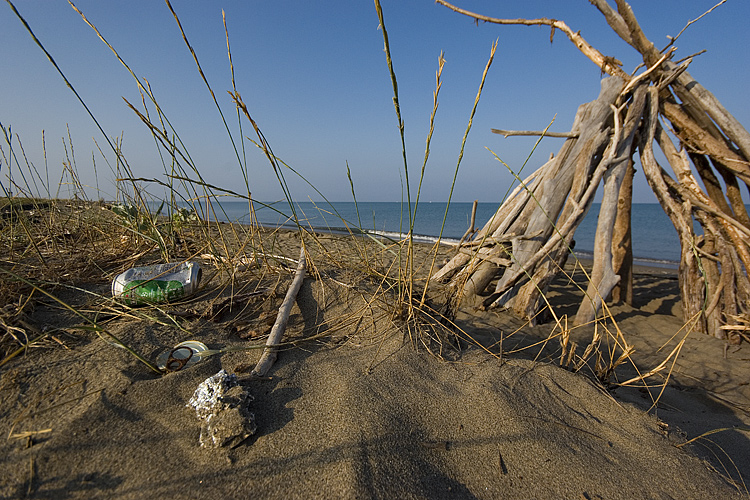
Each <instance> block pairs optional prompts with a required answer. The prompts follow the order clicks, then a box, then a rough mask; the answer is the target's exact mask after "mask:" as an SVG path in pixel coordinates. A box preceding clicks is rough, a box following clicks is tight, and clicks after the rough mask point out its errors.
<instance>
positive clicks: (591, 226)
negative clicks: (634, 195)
mask: <svg viewBox="0 0 750 500" xmlns="http://www.w3.org/2000/svg"><path fill="white" fill-rule="evenodd" d="M220 205H221V206H220V207H219V206H217V202H214V206H213V208H212V212H214V214H215V215H214V214H212V216H211V219H218V220H219V221H222V222H238V223H242V224H249V223H251V222H252V221H251V218H250V214H249V210H248V203H247V202H245V201H221V203H220ZM472 206H473V203H456V202H452V203H451V204H450V207H449V209H448V212H447V215H446V203H445V202H443V203H439V202H420V203H419V205H418V206H417V209H416V218H415V222H414V239H415V240H416V241H421V242H427V243H431V242H435V241H437V240H438V237H440V239H441V241H443V242H445V243H455V242H458V241H459V240H460V238H461V237H462V236H463V234H464V233H465V232H466V230H467V229H468V228H469V225H470V222H471V212H472ZM254 207H255V216H256V219H257V222H258V223H259V224H261V225H263V226H269V227H295V224H294V222H293V221H294V217H293V215H292V210H291V209H290V206H289V203H288V202H286V201H280V202H266V203H260V202H257V201H256V202H254ZM498 207H499V204H496V203H479V204H478V205H477V212H476V223H475V226H476V228H477V229H480V228H481V227H482V226H483V225H484V224H485V222H486V221H488V220H489V219H490V217H492V215H493V214H494V213H495V211H496V210H497V209H498ZM204 208H205V207H204ZM599 208H600V204H598V203H594V204H592V206H591V208H590V210H589V211H588V213H587V214H586V217H585V218H584V220H583V222H581V224H580V226H579V227H578V229H577V231H576V233H575V236H574V240H575V253H576V255H578V256H579V257H580V258H591V257H592V256H593V249H594V236H595V234H596V225H597V218H598V214H599ZM294 211H295V212H296V216H297V219H298V220H299V221H300V223H301V224H303V225H304V226H305V227H307V228H309V229H312V230H315V231H318V232H331V233H346V232H348V231H349V230H352V231H355V232H359V231H360V230H362V231H367V232H369V233H374V234H376V235H380V236H383V237H390V238H398V237H399V235H401V234H405V233H407V232H408V227H409V214H408V211H407V210H406V204H405V203H404V204H402V203H399V202H358V203H354V202H333V203H328V202H320V203H317V202H309V201H307V202H297V203H295V204H294ZM631 220H632V238H633V258H634V261H635V262H636V263H637V264H643V265H648V266H656V267H664V268H673V269H674V268H677V265H678V263H679V259H680V243H679V239H678V237H677V232H676V230H675V228H674V226H673V225H672V223H671V221H670V220H669V218H668V217H667V215H666V214H665V213H664V211H663V210H662V208H661V206H660V205H659V204H658V203H636V204H633V209H632V219H631ZM443 221H445V222H443ZM696 231H697V234H701V231H700V226H698V225H697V224H696Z"/></svg>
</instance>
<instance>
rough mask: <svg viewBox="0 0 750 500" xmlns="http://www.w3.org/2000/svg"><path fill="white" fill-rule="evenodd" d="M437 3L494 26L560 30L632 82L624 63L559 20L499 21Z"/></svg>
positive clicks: (612, 72)
mask: <svg viewBox="0 0 750 500" xmlns="http://www.w3.org/2000/svg"><path fill="white" fill-rule="evenodd" d="M435 3H439V4H440V5H442V6H444V7H448V8H449V9H450V10H452V11H454V12H458V13H459V14H463V15H465V16H468V17H471V18H472V19H476V20H477V21H484V22H487V23H493V24H510V25H513V24H515V25H523V26H549V27H550V28H552V30H555V29H558V30H560V31H562V32H563V33H565V36H567V37H568V39H569V40H570V41H571V42H573V45H575V46H576V47H577V48H578V50H580V51H581V52H582V53H583V55H585V56H586V57H588V58H589V59H591V61H592V62H593V63H594V64H596V65H597V66H599V68H600V69H601V70H602V72H604V73H608V74H610V75H612V76H619V77H620V78H622V79H623V80H626V81H627V80H630V77H629V76H628V74H627V73H625V72H624V71H623V70H622V68H621V67H620V66H622V63H621V62H620V61H618V60H617V59H615V58H614V57H607V56H604V55H603V54H602V53H601V52H599V51H598V50H596V49H595V48H594V47H592V46H591V44H589V43H588V42H587V41H586V40H584V38H583V37H582V36H581V32H580V31H573V30H572V29H570V27H569V26H568V25H567V24H565V23H564V22H562V21H560V20H558V19H548V18H546V17H543V18H539V19H498V18H494V17H489V16H483V15H481V14H475V13H474V12H469V11H468V10H465V9H461V8H459V7H456V6H455V5H451V4H450V3H448V2H447V1H446V0H435Z"/></svg>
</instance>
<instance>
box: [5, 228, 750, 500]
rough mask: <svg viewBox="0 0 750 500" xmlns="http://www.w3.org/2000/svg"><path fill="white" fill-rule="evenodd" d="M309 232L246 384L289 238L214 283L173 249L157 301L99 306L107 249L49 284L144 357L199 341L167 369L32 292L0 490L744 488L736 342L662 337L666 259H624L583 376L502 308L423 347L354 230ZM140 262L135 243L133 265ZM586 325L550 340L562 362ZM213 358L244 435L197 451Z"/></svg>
mask: <svg viewBox="0 0 750 500" xmlns="http://www.w3.org/2000/svg"><path fill="white" fill-rule="evenodd" d="M271 241H272V242H273V243H270V242H271ZM310 241H311V242H310V243H309V244H308V250H309V255H310V262H311V269H310V273H309V274H308V277H307V278H306V279H305V281H304V282H303V284H302V288H301V290H300V293H299V296H298V297H297V300H296V304H295V306H294V307H293V309H292V314H291V317H290V319H289V323H288V326H287V330H286V335H285V340H287V341H294V342H295V345H289V346H286V347H284V348H282V349H281V350H280V352H279V356H278V360H277V361H276V363H275V365H274V366H273V368H272V370H271V372H270V373H269V377H267V378H263V379H251V378H249V377H248V372H249V370H250V369H251V368H252V367H253V366H254V365H255V363H256V362H257V360H258V359H259V357H260V355H261V352H262V349H260V348H259V347H260V346H262V344H263V343H264V342H265V336H266V335H267V333H268V331H269V329H270V324H271V323H273V319H274V318H275V314H276V311H277V309H278V307H279V304H280V303H281V301H282V299H283V297H284V294H285V292H286V289H287V287H288V286H289V283H290V282H291V280H292V275H293V271H294V261H295V260H296V259H297V256H298V255H299V237H298V234H297V233H295V232H277V233H274V234H272V235H267V239H266V248H268V249H270V250H269V253H272V254H274V255H277V256H279V255H281V256H285V257H287V258H288V259H289V262H287V265H286V266H284V265H282V263H283V262H282V261H279V260H278V259H277V260H276V261H274V262H272V263H269V265H268V266H263V267H262V270H259V269H258V268H248V269H244V270H243V269H238V270H237V271H236V272H235V273H233V274H232V275H231V276H230V275H229V274H227V273H226V272H224V271H222V269H221V268H220V267H217V266H216V262H215V261H211V260H208V259H205V258H201V257H200V255H203V254H205V252H201V251H200V249H194V250H195V251H194V252H193V253H192V254H186V255H187V256H190V255H195V260H196V261H197V262H200V264H201V266H202V267H203V269H204V276H205V279H204V282H203V284H202V285H201V288H200V289H199V291H198V293H197V294H196V295H195V296H193V297H191V298H188V299H186V300H183V301H181V302H178V303H175V304H170V305H168V306H163V307H158V308H157V307H145V308H134V309H123V308H122V307H121V306H118V305H117V304H116V303H113V302H112V301H111V299H110V298H109V297H110V294H109V286H110V283H111V280H112V278H113V276H115V275H116V274H117V273H119V272H121V271H123V270H124V268H125V267H126V266H127V265H132V264H133V263H132V262H127V261H126V260H124V259H122V260H113V261H112V265H111V266H110V267H109V268H106V269H100V272H98V273H91V275H90V276H86V277H85V279H84V278H80V279H73V278H71V279H70V280H69V282H68V283H69V284H72V283H75V286H62V285H59V286H51V287H50V288H49V290H50V293H53V294H55V296H56V297H59V298H61V299H62V300H64V301H65V302H66V303H68V304H70V305H72V306H73V307H74V308H76V309H77V310H79V311H85V312H86V314H87V315H88V316H89V317H96V318H97V322H98V324H100V325H101V326H102V327H103V328H105V329H106V330H107V331H108V332H110V333H111V334H113V335H115V336H116V337H117V338H119V339H122V340H123V341H124V342H125V343H127V345H128V346H130V347H131V348H132V349H133V350H135V351H137V352H139V353H140V354H141V355H142V356H143V357H144V358H145V359H146V360H148V361H150V362H152V363H154V362H156V360H157V358H158V357H159V355H162V354H163V353H164V352H166V351H169V350H170V349H171V348H172V346H175V345H176V344H178V343H179V342H182V341H185V340H198V341H200V342H203V343H204V344H206V346H208V348H209V349H211V350H214V351H217V354H214V355H211V356H208V357H205V358H201V360H200V361H199V362H197V363H195V364H193V365H192V366H189V367H186V368H184V369H182V370H179V371H176V372H173V373H168V374H156V373H153V372H152V371H150V370H149V369H148V367H146V366H145V365H144V364H143V363H141V362H140V361H138V360H137V359H136V358H135V357H134V356H133V355H132V354H130V353H129V352H127V351H126V350H125V349H122V348H120V347H117V346H114V345H113V344H112V343H111V342H108V341H107V340H105V337H106V336H99V335H97V334H96V332H93V331H90V330H88V331H87V330H85V329H81V328H77V325H80V324H81V323H82V321H81V318H80V317H76V316H75V315H74V314H72V313H71V312H70V311H69V310H67V309H65V308H63V307H61V306H60V303H59V302H56V301H55V300H53V299H51V298H49V297H35V305H34V307H33V310H31V309H29V310H26V311H25V313H24V318H25V321H26V322H27V323H28V324H33V325H35V326H36V327H37V328H38V329H39V330H40V331H46V330H49V329H51V328H55V329H56V330H55V331H56V333H55V335H54V336H49V337H46V338H45V339H44V340H43V341H40V342H38V343H36V344H34V345H33V347H30V348H29V349H27V350H26V352H24V353H22V354H20V355H18V356H16V357H15V358H13V359H11V360H10V361H8V362H7V363H5V364H4V365H3V366H1V367H0V429H2V431H3V432H4V435H5V438H4V439H0V457H2V458H0V463H1V464H2V467H0V468H1V469H2V470H3V473H2V474H0V498H70V499H74V498H123V499H126V498H132V499H136V498H144V497H146V496H149V497H158V498H168V499H171V498H279V499H281V498H458V499H471V498H482V499H485V498H486V499H490V498H524V499H530V498H568V499H600V498H601V499H615V498H696V499H698V498H740V497H746V496H748V493H747V489H746V487H745V483H744V482H743V478H746V477H750V446H748V444H750V442H748V434H747V430H748V428H750V413H749V410H750V405H748V401H750V399H749V396H750V389H749V388H748V380H750V356H749V355H748V348H747V346H746V345H744V344H743V345H741V346H739V347H738V348H736V347H733V348H731V349H729V350H728V352H727V356H726V358H725V357H724V343H723V341H720V340H718V339H715V338H711V337H707V336H703V335H700V334H698V333H690V334H687V332H686V331H685V330H683V329H682V327H683V320H682V318H681V317H680V304H679V295H678V287H677V280H676V276H675V273H674V271H670V270H663V269H654V268H642V267H639V268H637V270H636V278H635V304H634V306H632V307H631V306H626V305H612V306H611V313H612V316H613V318H614V320H615V322H616V328H619V330H620V331H621V333H622V335H623V337H624V338H625V339H627V341H628V342H629V343H630V344H631V345H632V346H633V347H634V348H635V351H634V353H633V354H632V356H631V359H632V361H633V362H632V363H631V362H630V360H628V361H627V362H624V363H622V364H621V365H620V366H618V367H617V368H616V370H615V371H614V373H613V374H612V375H611V377H610V378H609V380H608V381H606V383H602V382H600V381H598V380H597V379H596V377H595V371H596V370H595V359H594V358H592V359H591V360H590V361H589V362H588V363H587V364H585V365H583V366H581V367H580V369H579V370H577V371H575V370H573V369H572V368H573V365H574V364H575V363H573V364H566V363H561V353H562V351H561V342H560V335H559V332H558V333H555V325H554V322H552V323H550V322H546V323H544V324H541V325H538V326H533V327H532V326H528V325H525V323H524V321H522V320H520V319H518V318H516V317H514V316H512V315H510V314H509V313H507V312H503V311H498V310H490V311H478V310H474V309H471V308H462V309H460V310H459V311H458V312H457V314H456V316H455V319H454V321H455V324H456V326H457V327H458V328H459V329H460V331H461V332H462V333H460V334H458V335H457V336H456V337H453V338H449V337H446V338H445V339H447V340H445V343H443V344H441V339H443V337H441V336H440V335H438V334H435V336H434V338H432V339H430V338H429V336H428V337H427V340H425V336H424V335H422V334H420V330H418V329H417V326H418V325H419V321H417V322H415V323H412V326H411V327H407V326H408V325H407V326H405V324H404V322H403V321H402V320H401V318H400V317H399V316H398V315H397V314H394V311H393V310H389V308H388V307H387V302H388V299H387V297H386V295H387V294H386V293H384V292H383V291H382V286H381V284H380V283H378V282H377V281H376V280H374V279H373V278H372V276H373V275H372V273H368V272H366V271H367V270H366V269H364V268H363V267H362V264H361V256H362V255H361V254H362V252H365V253H366V252H373V253H372V255H370V256H369V262H379V264H381V265H383V263H382V262H380V261H379V259H384V257H377V256H373V255H376V253H377V251H378V249H379V248H380V247H379V246H378V245H377V244H376V243H374V242H369V241H366V240H362V239H360V240H357V241H359V243H353V242H352V240H349V239H347V238H346V237H341V236H331V235H317V237H316V238H312V237H311V239H310ZM363 241H364V242H365V243H366V244H363V243H362V242H363ZM428 250H429V247H419V248H418V249H417V258H416V261H417V262H420V263H429V260H430V259H429V257H428V253H427V252H428ZM157 260H158V255H155V254H154V253H150V254H145V255H143V256H141V257H140V259H139V260H138V261H137V263H138V264H145V263H153V262H155V261H157ZM271 260H273V259H271ZM81 276H84V273H82V274H81ZM581 279H583V278H582V276H581V274H580V273H576V274H574V275H573V278H572V280H571V279H569V278H566V277H561V278H559V279H558V280H557V281H556V282H555V283H554V284H553V286H552V289H551V290H550V293H549V294H548V296H549V300H550V302H551V303H552V305H553V307H554V310H555V314H556V315H557V316H558V317H560V318H562V317H564V315H568V316H571V315H574V314H575V308H576V307H577V304H578V303H579V302H580V293H581V292H579V291H578V290H577V289H576V286H575V283H576V282H579V280H581ZM21 291H22V294H23V293H28V291H27V290H25V289H23V290H21ZM250 292H253V293H250ZM243 294H245V295H244V296H243ZM232 297H240V298H241V299H237V300H232ZM415 325H417V326H415ZM609 325H610V326H609V328H610V329H611V330H612V331H614V330H615V327H614V326H612V325H613V324H612V323H611V322H610V323H609ZM596 328H600V329H601V328H604V327H603V326H601V325H600V326H598V327H596ZM428 330H429V329H428ZM594 330H595V327H594V326H593V325H592V326H587V327H582V328H577V329H572V330H571V331H570V332H569V333H570V337H569V344H568V345H569V346H570V345H573V344H572V343H573V342H575V343H576V344H575V352H576V353H577V355H579V356H582V355H583V354H584V350H585V348H586V346H587V345H588V344H589V343H590V341H591V338H592V336H593V335H594V333H595V331H594ZM429 331H431V330H429ZM66 332H67V333H66ZM600 332H601V330H600ZM686 334H687V335H686ZM311 337H312V340H310V338H311ZM683 339H684V343H683V344H682V346H681V349H680V350H679V356H677V357H676V361H674V359H675V358H671V359H670V360H669V362H668V363H667V364H666V365H665V367H664V368H663V369H662V370H660V371H659V372H658V373H657V374H655V375H654V376H652V377H650V378H648V379H647V380H646V382H647V383H648V387H646V386H645V385H644V383H643V382H637V383H633V384H631V386H629V387H621V386H619V385H618V384H619V383H622V382H624V381H627V380H629V379H631V378H633V377H635V376H637V374H638V373H639V372H640V373H641V374H643V373H646V372H648V371H649V370H651V369H653V368H655V367H658V366H659V364H660V363H661V362H662V361H663V360H664V359H665V358H667V356H668V355H669V354H670V352H671V351H672V350H673V349H674V348H675V347H676V346H677V345H678V343H679V342H680V341H682V340H683ZM613 342H614V340H613V337H610V336H608V335H604V336H603V337H602V340H601V343H600V344H601V345H600V349H601V351H602V352H603V353H606V352H608V350H612V349H613V350H615V352H618V351H617V350H616V347H615V346H614V343H613ZM241 349H244V350H241ZM430 351H432V352H430ZM438 354H442V357H441V356H439V355H438ZM604 361H606V359H605V360H603V361H602V362H604ZM561 364H562V365H563V366H562V367H561ZM222 369H223V370H226V372H228V373H233V374H237V375H238V376H239V377H240V383H241V386H242V387H243V388H244V389H245V390H246V392H247V393H249V394H250V395H251V396H252V397H253V401H252V402H251V403H250V405H249V410H250V411H251V412H252V413H253V415H254V418H255V424H256V425H257V430H256V432H255V433H254V434H252V435H251V436H248V437H247V438H246V439H244V440H241V441H240V442H236V443H233V444H232V446H225V447H218V448H207V447H201V446H200V445H199V434H200V432H201V423H200V421H199V420H198V418H197V417H196V412H195V411H194V409H193V408H192V407H189V406H186V405H187V404H188V401H189V400H190V398H191V396H192V395H193V393H194V392H195V391H196V389H197V387H198V385H199V384H200V383H201V382H203V381H204V380H205V379H207V378H208V377H211V376H212V375H214V374H216V373H217V372H219V371H220V370H222ZM667 376H668V378H667ZM717 430H718V432H715V433H712V434H707V435H705V434H706V433H710V432H711V431H717Z"/></svg>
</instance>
